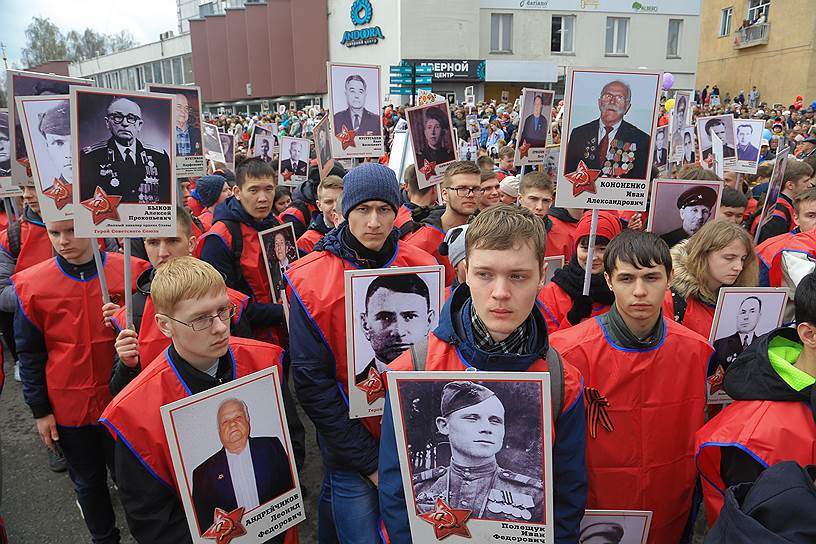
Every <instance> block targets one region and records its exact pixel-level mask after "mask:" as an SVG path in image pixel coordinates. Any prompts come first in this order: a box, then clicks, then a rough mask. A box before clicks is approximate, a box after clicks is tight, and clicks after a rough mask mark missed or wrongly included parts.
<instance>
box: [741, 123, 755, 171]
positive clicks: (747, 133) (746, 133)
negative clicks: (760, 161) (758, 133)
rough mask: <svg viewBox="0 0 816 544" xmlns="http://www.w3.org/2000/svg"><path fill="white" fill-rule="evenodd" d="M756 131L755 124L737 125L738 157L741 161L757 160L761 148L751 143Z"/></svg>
mask: <svg viewBox="0 0 816 544" xmlns="http://www.w3.org/2000/svg"><path fill="white" fill-rule="evenodd" d="M753 133H754V127H753V125H751V124H749V123H743V124H741V125H737V159H738V160H741V161H750V162H756V160H757V157H758V156H759V149H757V148H756V147H754V145H753V144H752V143H751V136H752V135H753Z"/></svg>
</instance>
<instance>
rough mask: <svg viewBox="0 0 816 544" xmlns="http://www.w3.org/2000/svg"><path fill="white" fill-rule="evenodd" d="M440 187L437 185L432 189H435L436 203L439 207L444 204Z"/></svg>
mask: <svg viewBox="0 0 816 544" xmlns="http://www.w3.org/2000/svg"><path fill="white" fill-rule="evenodd" d="M441 185H442V184H441V183H437V184H435V185H434V187H436V203H437V204H439V205H440V206H441V205H442V204H444V202H442V189H441V188H440V186H441Z"/></svg>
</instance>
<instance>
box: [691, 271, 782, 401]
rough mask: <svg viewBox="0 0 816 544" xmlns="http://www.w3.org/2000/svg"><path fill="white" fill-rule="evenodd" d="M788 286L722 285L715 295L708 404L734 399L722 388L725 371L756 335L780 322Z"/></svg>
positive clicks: (710, 336) (767, 331) (762, 333)
mask: <svg viewBox="0 0 816 544" xmlns="http://www.w3.org/2000/svg"><path fill="white" fill-rule="evenodd" d="M787 302H788V289H787V288H785V287H722V288H721V289H720V292H719V296H718V297H717V307H716V309H715V310H714V321H713V322H712V324H711V333H710V334H709V336H708V341H709V343H711V344H712V345H713V346H714V356H713V357H712V358H711V361H710V362H709V365H708V374H707V375H708V379H707V384H706V385H707V391H708V403H709V404H727V403H729V402H731V401H732V400H733V399H732V398H731V397H729V396H728V394H727V393H726V392H725V390H724V389H723V377H724V376H725V371H726V370H728V367H729V366H730V365H731V363H733V362H734V360H735V359H736V358H737V356H739V354H740V353H742V352H743V351H745V349H746V348H747V347H748V346H750V345H751V343H752V342H753V341H754V340H756V338H757V337H759V336H762V335H764V334H767V333H769V332H771V331H772V330H774V329H776V328H778V327H780V326H781V325H782V318H783V316H784V313H785V306H786V304H787Z"/></svg>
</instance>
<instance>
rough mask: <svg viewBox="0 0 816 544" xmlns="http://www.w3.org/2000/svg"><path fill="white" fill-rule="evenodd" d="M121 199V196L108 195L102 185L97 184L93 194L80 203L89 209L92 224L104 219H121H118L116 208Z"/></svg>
mask: <svg viewBox="0 0 816 544" xmlns="http://www.w3.org/2000/svg"><path fill="white" fill-rule="evenodd" d="M121 200H122V197H121V196H117V195H108V193H106V192H105V190H104V189H103V188H102V187H100V186H98V185H97V186H96V189H95V190H94V196H93V197H92V198H89V199H88V200H83V201H82V205H83V206H85V207H86V208H87V209H89V210H91V218H92V219H93V224H94V225H98V224H99V223H101V222H102V221H104V220H105V219H110V220H112V221H121V219H119V212H118V211H117V210H116V209H117V208H118V207H119V201H121Z"/></svg>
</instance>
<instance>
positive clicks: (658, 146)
mask: <svg viewBox="0 0 816 544" xmlns="http://www.w3.org/2000/svg"><path fill="white" fill-rule="evenodd" d="M667 132H668V127H660V128H658V129H657V130H656V131H655V150H654V161H653V162H654V165H655V166H665V165H666V162H667V161H668V158H669V153H668V151H667V150H666V133H667Z"/></svg>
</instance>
